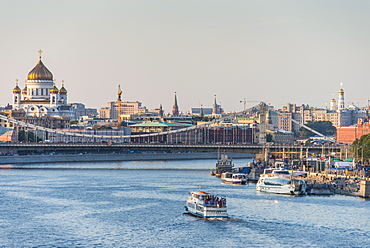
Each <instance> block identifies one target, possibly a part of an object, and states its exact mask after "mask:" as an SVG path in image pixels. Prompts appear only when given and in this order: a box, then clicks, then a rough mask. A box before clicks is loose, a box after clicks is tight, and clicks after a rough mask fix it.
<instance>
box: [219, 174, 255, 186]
mask: <svg viewBox="0 0 370 248" xmlns="http://www.w3.org/2000/svg"><path fill="white" fill-rule="evenodd" d="M221 179H222V182H223V183H228V184H246V182H247V180H248V177H247V175H246V174H244V173H232V172H225V173H222V174H221Z"/></svg>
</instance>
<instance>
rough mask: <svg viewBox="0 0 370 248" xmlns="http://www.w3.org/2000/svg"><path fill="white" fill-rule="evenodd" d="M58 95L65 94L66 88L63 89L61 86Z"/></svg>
mask: <svg viewBox="0 0 370 248" xmlns="http://www.w3.org/2000/svg"><path fill="white" fill-rule="evenodd" d="M59 93H60V94H62V95H65V94H67V90H66V88H64V86H62V88H60V90H59Z"/></svg>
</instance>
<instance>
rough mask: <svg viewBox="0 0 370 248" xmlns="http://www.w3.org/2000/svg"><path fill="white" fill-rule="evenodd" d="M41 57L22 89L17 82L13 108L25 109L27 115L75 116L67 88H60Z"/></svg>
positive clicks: (14, 90)
mask: <svg viewBox="0 0 370 248" xmlns="http://www.w3.org/2000/svg"><path fill="white" fill-rule="evenodd" d="M41 52H42V51H41V50H40V51H39V53H40V59H39V62H38V63H37V65H36V66H35V67H34V68H33V69H32V70H31V71H30V72H29V73H28V76H27V80H26V83H25V87H24V88H23V90H21V89H20V88H19V86H18V82H17V83H16V86H15V88H14V89H13V103H12V105H13V110H24V111H25V114H26V116H36V117H41V116H52V117H70V118H71V117H73V111H74V110H73V108H72V107H71V106H70V105H68V102H67V90H66V89H65V88H64V82H63V81H62V87H61V88H60V89H58V88H57V87H56V85H55V80H54V78H53V74H52V73H51V72H50V71H49V70H48V69H47V68H46V66H45V65H44V64H43V63H42V61H41Z"/></svg>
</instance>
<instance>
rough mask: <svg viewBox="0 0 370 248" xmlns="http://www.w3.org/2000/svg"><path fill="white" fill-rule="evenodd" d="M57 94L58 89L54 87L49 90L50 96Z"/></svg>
mask: <svg viewBox="0 0 370 248" xmlns="http://www.w3.org/2000/svg"><path fill="white" fill-rule="evenodd" d="M58 93H59V90H58V88H57V87H56V86H55V85H54V86H53V88H51V90H50V94H58Z"/></svg>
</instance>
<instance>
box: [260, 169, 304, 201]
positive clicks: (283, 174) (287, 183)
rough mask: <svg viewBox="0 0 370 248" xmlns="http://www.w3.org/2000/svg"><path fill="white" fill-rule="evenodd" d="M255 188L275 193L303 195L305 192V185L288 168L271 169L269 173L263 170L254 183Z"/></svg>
mask: <svg viewBox="0 0 370 248" xmlns="http://www.w3.org/2000/svg"><path fill="white" fill-rule="evenodd" d="M256 189H257V191H261V192H268V193H275V194H289V195H303V194H306V190H307V185H306V182H305V181H304V180H302V179H300V178H296V176H294V175H293V174H292V173H290V172H289V171H288V170H272V171H271V173H268V172H266V170H265V173H264V174H262V175H261V176H260V178H259V180H258V182H257V184H256Z"/></svg>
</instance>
